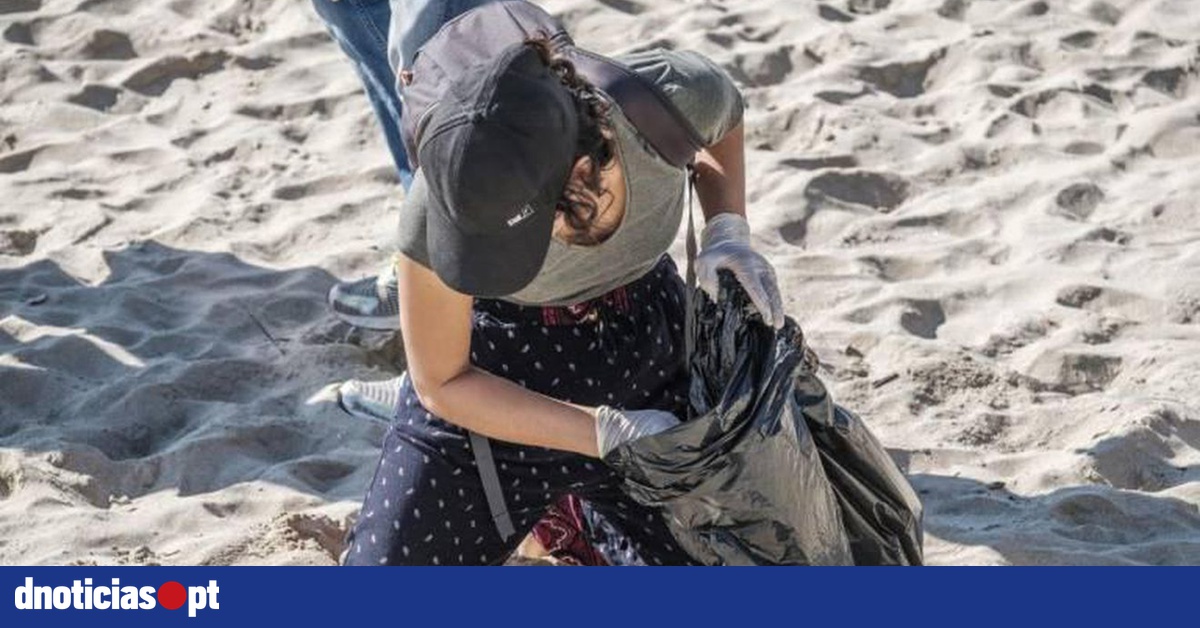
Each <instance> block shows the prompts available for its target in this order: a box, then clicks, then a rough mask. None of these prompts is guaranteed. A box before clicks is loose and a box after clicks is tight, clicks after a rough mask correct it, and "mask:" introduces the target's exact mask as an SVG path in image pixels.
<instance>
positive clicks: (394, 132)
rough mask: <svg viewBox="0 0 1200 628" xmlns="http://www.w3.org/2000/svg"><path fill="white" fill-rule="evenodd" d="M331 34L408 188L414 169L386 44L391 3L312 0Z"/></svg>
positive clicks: (401, 180)
mask: <svg viewBox="0 0 1200 628" xmlns="http://www.w3.org/2000/svg"><path fill="white" fill-rule="evenodd" d="M312 2H313V8H314V9H315V10H316V12H317V15H318V16H320V17H321V19H322V21H324V22H325V26H326V28H327V29H328V30H329V34H330V35H331V36H332V37H333V39H334V41H336V42H337V43H338V45H339V46H340V47H341V49H342V51H343V52H345V53H346V56H347V57H349V58H350V61H352V62H353V63H354V68H355V70H357V71H358V75H359V78H361V79H362V83H363V87H364V88H365V90H366V93H367V99H368V100H369V101H370V103H371V107H373V108H374V109H375V117H376V118H377V119H378V120H379V125H380V127H381V128H382V129H383V136H384V138H385V139H386V141H387V146H388V150H389V151H390V152H391V154H392V160H393V161H394V162H395V164H396V173H397V174H398V175H399V177H400V182H401V184H402V185H403V186H404V187H405V188H406V189H407V188H408V186H409V184H410V183H411V181H412V170H411V168H410V167H409V162H408V157H407V156H406V155H405V151H404V142H403V141H402V139H401V137H400V114H401V112H402V110H403V109H402V106H401V103H400V98H399V97H398V96H397V95H396V77H395V75H394V74H393V73H392V68H391V66H390V65H388V56H387V41H388V29H389V26H390V24H391V17H392V12H391V7H390V5H389V3H388V0H312Z"/></svg>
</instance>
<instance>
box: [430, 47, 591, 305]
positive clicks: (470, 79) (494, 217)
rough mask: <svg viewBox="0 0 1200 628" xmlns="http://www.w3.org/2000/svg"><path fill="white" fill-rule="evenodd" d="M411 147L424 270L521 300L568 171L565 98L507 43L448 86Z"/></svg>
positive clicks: (572, 112) (527, 53) (572, 139)
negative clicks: (421, 201) (424, 200)
mask: <svg viewBox="0 0 1200 628" xmlns="http://www.w3.org/2000/svg"><path fill="white" fill-rule="evenodd" d="M428 115H429V116H430V119H429V121H428V122H426V123H425V124H424V131H423V132H422V134H421V140H420V143H419V145H418V147H417V150H418V153H419V160H420V163H421V169H422V170H423V171H424V175H425V180H426V184H427V185H428V187H429V191H430V195H429V200H430V203H429V206H428V210H427V213H426V238H427V245H428V250H429V261H430V265H431V266H432V267H433V270H434V272H436V273H437V275H438V277H440V278H441V280H442V281H444V282H445V283H446V285H448V286H450V287H451V288H453V289H455V290H457V291H459V292H462V293H465V294H469V295H472V296H479V297H502V296H507V295H510V294H513V293H515V292H518V291H520V290H521V289H522V288H524V287H525V286H527V285H529V282H531V281H533V278H534V277H536V276H537V273H538V271H539V270H541V268H542V263H543V262H544V261H545V258H546V251H547V250H549V248H550V239H551V237H552V231H553V227H554V214H555V207H556V205H557V204H558V200H559V198H560V197H561V196H562V193H563V189H564V188H565V187H566V183H567V178H568V177H569V175H570V173H571V168H572V166H573V163H574V156H575V146H576V142H577V139H578V134H579V120H578V114H577V113H576V109H575V104H574V102H573V99H572V97H571V94H570V92H568V91H567V89H566V87H565V86H564V85H563V84H562V83H561V81H559V79H558V76H557V75H555V73H554V72H552V71H551V70H550V69H549V68H548V67H546V64H545V63H543V62H542V60H541V58H540V57H539V55H538V53H537V51H535V50H533V49H532V48H530V47H529V46H526V45H524V44H514V45H513V46H511V47H509V48H506V49H505V50H504V52H503V53H502V54H501V55H500V56H499V57H498V58H496V59H495V60H494V61H493V62H491V63H489V64H485V65H482V66H478V67H476V68H473V69H471V70H469V71H467V72H465V73H464V74H463V75H462V76H460V77H458V78H456V79H454V80H453V82H452V83H451V84H450V85H449V87H448V88H447V90H446V93H445V94H444V95H443V96H442V98H441V100H439V101H438V103H437V104H436V105H435V106H434V107H433V108H432V109H430V110H429V114H428Z"/></svg>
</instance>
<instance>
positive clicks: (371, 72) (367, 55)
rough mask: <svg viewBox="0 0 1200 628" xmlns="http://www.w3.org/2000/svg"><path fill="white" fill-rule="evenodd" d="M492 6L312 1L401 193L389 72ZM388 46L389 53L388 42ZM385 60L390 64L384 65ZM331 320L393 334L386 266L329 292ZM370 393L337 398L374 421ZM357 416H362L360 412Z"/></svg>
mask: <svg viewBox="0 0 1200 628" xmlns="http://www.w3.org/2000/svg"><path fill="white" fill-rule="evenodd" d="M494 1H495V0H390V4H389V2H388V0H313V3H314V6H315V7H316V9H317V13H318V14H319V15H320V16H321V17H322V19H324V20H325V23H326V25H328V27H329V31H330V33H332V34H333V36H334V38H335V39H337V41H338V43H339V44H340V45H341V46H342V49H343V50H345V51H346V54H347V55H349V57H350V58H351V60H353V61H354V63H355V66H356V67H357V68H358V70H359V74H360V75H361V76H362V79H363V84H364V86H365V87H366V89H367V95H368V96H369V97H370V99H371V104H372V106H374V107H375V112H376V114H378V117H379V120H380V124H381V125H382V126H383V129H384V135H385V137H386V138H387V142H388V147H389V148H390V149H391V152H392V157H393V159H395V161H396V167H397V170H398V172H399V173H400V181H401V183H402V184H403V185H404V187H405V189H407V188H408V186H409V184H410V183H411V181H412V172H411V168H410V166H409V161H408V159H407V158H406V156H405V149H404V142H403V140H402V136H401V133H400V119H401V114H402V113H403V110H402V106H401V99H400V97H399V94H398V92H397V85H396V80H395V73H394V68H396V67H400V66H398V64H399V63H400V60H401V58H404V59H408V60H410V61H411V59H412V56H414V55H416V51H417V50H418V49H419V48H420V47H421V46H422V45H424V44H425V42H426V41H428V40H429V38H430V37H433V35H434V34H435V33H437V31H438V29H440V28H441V27H442V25H443V24H445V23H446V22H447V21H449V20H451V19H453V18H454V17H455V16H457V15H459V14H461V13H463V12H465V11H468V10H470V9H472V8H474V7H477V6H479V5H481V4H486V3H488V2H494ZM389 39H390V41H392V42H393V46H391V47H390V50H389V45H388V42H389ZM389 56H390V57H391V62H390V63H389ZM328 301H329V307H330V309H332V310H333V312H334V314H335V315H336V316H337V317H338V318H340V319H342V320H343V321H346V322H347V323H350V324H351V325H354V326H356V327H363V328H366V329H377V330H380V331H394V330H395V329H397V328H398V327H399V325H400V315H399V295H398V294H397V292H396V279H395V276H394V275H393V274H392V270H391V264H388V265H387V266H386V267H385V268H384V269H383V271H382V272H380V273H379V275H378V276H376V277H366V278H363V279H359V280H356V281H349V282H344V283H339V284H337V285H335V286H333V287H332V288H331V289H330V291H329V298H328ZM370 392H371V391H362V390H355V389H354V388H353V387H351V388H350V389H348V390H346V391H344V392H342V393H340V394H339V398H340V399H342V400H343V402H342V407H343V408H346V409H347V410H348V411H350V412H351V413H352V414H355V415H361V416H366V417H373V418H378V417H376V413H375V410H376V409H378V407H377V404H375V403H374V402H375V401H376V399H374V398H373V397H372V396H371V395H370V394H367V393H370ZM360 411H361V412H360Z"/></svg>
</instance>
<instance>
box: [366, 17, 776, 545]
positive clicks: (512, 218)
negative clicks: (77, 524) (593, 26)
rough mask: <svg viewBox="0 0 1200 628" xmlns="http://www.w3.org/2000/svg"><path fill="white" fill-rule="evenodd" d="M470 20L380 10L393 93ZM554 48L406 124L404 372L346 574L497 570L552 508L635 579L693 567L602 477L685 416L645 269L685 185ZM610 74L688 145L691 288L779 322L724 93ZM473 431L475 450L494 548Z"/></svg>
mask: <svg viewBox="0 0 1200 628" xmlns="http://www.w3.org/2000/svg"><path fill="white" fill-rule="evenodd" d="M484 4H490V3H488V2H486V1H475V2H469V1H459V2H448V1H440V2H439V1H436V0H425V1H414V0H393V4H392V21H393V24H392V32H391V46H392V50H391V54H392V62H393V66H394V67H395V68H396V69H397V70H399V75H400V76H405V75H406V73H407V70H408V68H410V67H411V65H412V63H413V59H414V56H415V55H416V53H417V50H418V49H419V48H420V47H421V45H423V44H424V43H425V42H426V40H428V39H429V38H430V37H431V36H433V34H434V33H435V32H436V31H437V29H438V27H440V25H441V24H443V23H445V22H446V21H448V20H450V19H452V18H454V17H455V16H457V15H459V14H460V13H463V12H465V11H469V10H473V9H476V7H479V6H480V5H484ZM558 45H559V43H552V42H551V41H549V40H547V39H540V38H536V37H535V38H531V39H529V40H527V41H523V42H515V43H513V44H512V45H510V46H508V47H506V48H505V49H504V50H503V52H502V53H501V54H499V55H497V56H496V57H495V58H494V59H490V60H489V61H488V62H486V63H484V64H481V65H479V66H477V67H474V68H472V69H471V70H470V71H466V72H462V73H460V74H458V75H457V76H454V77H452V79H451V80H452V82H451V84H450V85H449V87H448V89H446V91H445V92H444V95H443V96H442V98H441V100H440V101H439V102H438V103H437V104H436V105H435V106H433V107H431V108H429V110H428V111H427V112H425V113H423V114H422V117H421V119H420V120H419V124H418V127H419V135H418V136H417V137H416V138H415V140H416V141H415V146H412V145H410V147H413V148H415V151H416V154H415V155H413V154H411V153H410V157H416V158H417V159H414V161H415V162H416V163H419V167H418V169H417V170H416V172H415V176H414V179H413V184H412V187H411V189H410V191H409V194H408V195H407V196H406V198H405V201H404V206H403V207H402V209H401V212H400V223H401V224H400V229H399V240H400V242H399V248H400V253H401V255H399V256H398V258H397V263H396V265H395V271H394V273H395V277H396V283H397V292H396V294H397V295H398V300H399V310H400V327H401V332H402V334H403V336H404V339H405V353H406V357H407V363H408V372H407V373H406V374H405V375H403V376H402V377H400V378H399V379H398V380H393V381H392V382H384V383H379V384H378V385H380V386H391V387H392V394H393V395H394V396H395V398H397V399H398V401H397V403H396V406H397V414H396V417H395V419H394V421H393V422H392V424H391V426H390V428H389V430H388V432H387V435H386V436H385V440H384V443H383V448H382V453H381V458H380V461H379V465H378V468H377V470H376V473H375V477H374V479H373V481H372V483H371V486H370V488H369V490H368V492H367V495H366V498H365V499H364V502H363V506H362V511H361V513H360V515H359V518H358V521H357V523H356V524H355V527H354V529H353V530H352V532H351V535H350V543H349V547H348V548H347V553H346V556H345V562H346V563H347V564H351V565H378V564H418V565H420V564H441V565H447V564H453V565H460V564H466V565H478V564H490V563H497V562H502V561H503V560H504V559H505V558H506V557H507V556H508V555H509V554H510V553H511V552H512V551H513V549H514V548H515V546H516V544H517V543H518V542H519V541H520V539H521V537H522V536H523V534H524V533H525V532H527V531H528V530H529V529H530V527H531V526H533V525H534V523H535V522H537V521H538V519H539V518H540V517H541V516H542V514H543V513H544V512H545V511H546V509H547V508H548V507H549V506H550V505H551V504H553V503H554V501H555V500H556V499H557V498H558V497H559V496H561V495H564V494H573V495H578V496H579V497H581V498H583V499H584V500H586V501H587V502H588V503H589V504H591V506H592V507H593V508H594V509H595V510H596V511H597V512H599V513H600V514H601V515H602V516H603V518H604V520H605V521H607V522H608V523H610V524H612V525H613V526H615V527H616V528H618V529H619V531H620V533H621V534H623V535H624V536H625V537H626V538H627V539H628V541H629V543H630V545H631V547H632V550H633V551H635V552H636V553H637V555H638V557H639V558H640V560H641V562H644V563H647V564H687V563H689V562H691V561H690V558H689V557H688V556H687V555H686V554H685V553H684V552H683V551H681V550H680V549H679V548H678V546H677V545H676V544H675V543H674V541H673V540H672V537H671V535H670V533H669V531H668V529H667V527H666V525H665V522H664V520H663V517H662V515H661V513H660V512H659V511H657V510H655V509H649V508H646V507H643V506H641V505H638V504H637V503H635V502H633V501H632V500H631V499H629V498H628V497H626V496H624V495H623V493H622V492H621V489H620V478H619V477H618V476H617V475H616V474H615V473H614V472H613V471H612V470H610V469H609V468H608V467H607V466H606V465H605V464H604V463H603V461H602V460H601V458H602V457H603V456H604V455H605V454H606V453H608V452H609V451H611V450H612V449H614V448H615V447H617V446H619V445H620V444H622V443H624V442H627V441H629V440H633V439H636V438H639V437H642V436H645V435H649V434H654V433H657V432H660V431H662V430H665V429H668V428H670V427H672V426H674V425H676V424H677V423H678V422H679V419H678V418H677V417H678V416H680V415H682V413H683V412H684V411H685V408H686V394H687V377H686V368H685V364H684V336H683V333H684V320H685V303H684V301H685V299H684V286H683V283H682V281H681V280H680V278H679V275H678V273H677V271H676V269H675V266H674V265H673V264H672V262H671V261H670V259H669V258H667V257H666V255H665V253H666V250H667V248H668V246H669V245H670V243H671V242H672V241H673V239H674V237H675V234H676V233H677V232H678V230H679V227H680V224H681V220H682V217H683V211H684V200H685V179H686V175H685V174H684V172H683V171H681V170H680V169H678V168H676V167H674V166H671V165H670V164H668V163H666V162H665V161H664V160H663V159H662V158H661V157H660V156H659V155H658V154H657V153H656V152H655V150H654V149H653V147H652V146H650V145H649V143H648V142H646V141H645V139H644V138H643V137H642V136H641V135H640V134H639V132H638V130H637V129H636V128H635V127H634V125H633V124H632V123H631V122H630V120H629V118H628V117H627V116H626V115H625V113H624V112H623V111H622V110H621V108H620V107H619V106H618V105H617V104H616V103H615V102H614V101H613V100H612V99H611V98H610V97H609V95H608V94H606V93H604V92H602V91H600V90H599V89H598V88H596V87H595V86H593V85H592V84H590V83H589V82H588V81H587V80H585V79H584V78H583V77H582V76H581V75H580V74H579V73H578V72H576V68H575V67H574V66H573V64H572V63H571V61H570V60H568V59H567V58H566V57H565V56H562V55H560V52H561V50H560V49H559V48H558V47H557V46H558ZM619 61H621V62H622V63H624V64H625V65H626V66H627V67H629V68H630V69H632V70H633V71H634V72H637V73H638V74H640V75H641V76H643V77H646V78H647V79H649V80H651V81H652V82H653V83H654V84H655V85H656V86H657V87H658V88H659V89H661V91H662V92H663V93H664V94H666V95H667V96H668V97H669V98H670V100H671V102H672V103H673V104H674V106H675V107H676V108H677V109H678V110H679V111H680V113H681V114H682V115H683V117H684V118H686V120H687V121H688V123H690V125H691V126H692V128H693V130H694V131H696V132H697V134H698V135H699V136H700V137H701V138H702V139H703V144H704V146H705V148H703V149H702V150H700V151H699V153H698V154H697V155H696V158H695V173H696V183H695V185H696V191H697V195H698V198H699V201H700V205H701V207H702V210H703V214H704V217H705V219H706V223H707V224H706V226H705V228H704V231H703V233H702V237H701V251H700V256H699V257H698V259H697V271H698V274H699V276H700V278H701V285H702V286H703V287H705V288H706V289H709V290H710V291H715V290H714V288H715V283H716V275H717V271H718V269H725V270H729V271H731V272H732V274H733V275H734V276H735V277H736V278H737V279H738V281H739V282H740V283H741V284H742V286H743V287H744V288H745V289H746V291H747V292H748V293H749V294H750V295H751V298H752V300H753V301H754V303H755V305H756V306H757V308H758V310H759V312H760V313H761V314H762V316H763V318H764V320H765V321H766V322H767V323H768V324H774V325H776V326H778V325H780V324H782V323H783V320H784V316H783V312H782V305H781V302H780V297H779V291H778V287H777V285H776V280H775V276H774V271H773V270H772V268H771V266H770V265H769V264H768V263H767V261H766V260H765V259H764V258H763V257H762V256H761V255H759V254H757V253H756V252H754V251H753V250H752V248H751V246H750V243H749V227H748V225H747V223H746V219H745V177H744V164H743V133H742V126H741V122H742V110H743V103H742V99H741V96H740V94H739V93H738V90H737V88H736V87H735V86H734V84H733V83H732V81H731V80H730V78H729V77H728V76H727V75H726V74H725V73H724V72H723V71H722V70H721V69H720V68H719V67H718V66H716V65H715V64H713V63H712V62H711V61H709V60H707V59H705V58H704V57H702V56H700V55H698V54H694V53H688V52H672V51H666V50H655V51H650V52H642V53H637V54H633V55H628V56H624V57H621V58H620V59H619ZM400 94H401V96H402V97H403V95H404V87H403V85H401V87H400ZM410 113H411V112H410V111H406V112H405V115H409V114H410ZM472 432H474V433H475V434H479V435H482V436H484V437H487V438H488V439H489V440H488V441H485V442H490V446H489V449H490V454H491V458H492V459H494V462H495V475H496V476H498V477H495V478H494V480H496V481H497V483H498V488H499V490H500V492H501V494H502V498H503V500H504V502H505V503H506V504H507V513H508V515H509V516H511V520H512V525H513V527H514V528H515V530H510V531H508V533H505V532H504V531H503V530H501V529H499V528H498V527H497V526H496V525H495V522H494V520H493V519H494V518H493V511H494V507H493V506H494V504H493V505H491V506H490V505H489V501H488V500H489V491H487V490H485V486H484V479H483V478H482V477H481V474H480V472H479V471H480V469H479V468H478V467H477V466H476V459H477V454H478V453H479V452H478V451H475V450H474V448H475V447H477V444H478V440H479V439H476V438H472V434H471V433H472ZM514 532H515V533H514Z"/></svg>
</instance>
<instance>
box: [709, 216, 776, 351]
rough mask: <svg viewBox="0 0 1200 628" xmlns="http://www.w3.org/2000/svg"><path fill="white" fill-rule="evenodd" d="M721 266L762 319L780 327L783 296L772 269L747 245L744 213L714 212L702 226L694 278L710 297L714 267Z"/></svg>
mask: <svg viewBox="0 0 1200 628" xmlns="http://www.w3.org/2000/svg"><path fill="white" fill-rule="evenodd" d="M722 269H724V270H728V271H730V272H732V273H733V276H734V277H736V278H737V280H738V283H739V284H741V286H742V288H744V289H745V290H746V293H747V294H749V295H750V301H751V302H753V303H754V307H755V308H757V309H758V313H759V314H761V315H762V318H763V322H765V323H766V324H767V325H770V326H771V327H774V328H775V329H779V328H780V327H783V323H784V316H785V315H784V312H783V297H782V296H780V294H779V281H778V280H776V279H775V269H774V268H772V267H771V263H770V262H768V261H767V259H766V258H765V257H763V256H762V255H760V254H759V253H758V252H756V251H755V250H754V249H753V248H751V247H750V223H748V222H746V218H745V217H744V216H740V215H738V214H732V213H722V214H716V215H715V216H713V217H712V218H710V219H709V221H708V224H707V225H705V226H704V232H703V233H702V234H701V236H700V254H699V255H698V256H697V257H696V279H697V281H698V282H699V284H700V287H701V288H702V289H703V290H704V291H705V292H707V293H708V295H709V296H711V297H712V298H713V299H714V300H716V298H717V290H718V287H719V284H718V281H717V271H718V270H722Z"/></svg>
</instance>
